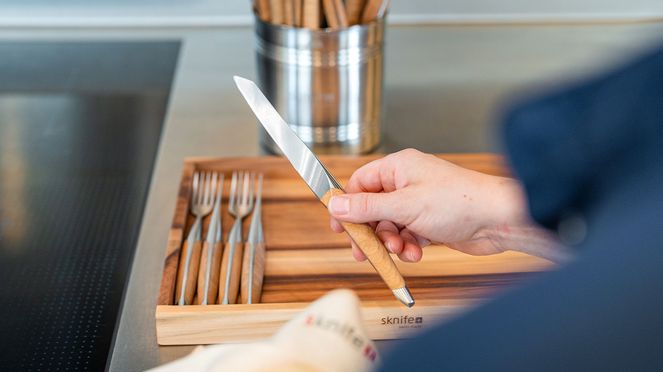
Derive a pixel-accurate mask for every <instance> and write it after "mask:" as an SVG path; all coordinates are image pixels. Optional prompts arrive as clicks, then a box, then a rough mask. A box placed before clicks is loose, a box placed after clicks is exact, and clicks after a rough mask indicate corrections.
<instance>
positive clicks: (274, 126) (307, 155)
mask: <svg viewBox="0 0 663 372" xmlns="http://www.w3.org/2000/svg"><path fill="white" fill-rule="evenodd" d="M234 79H235V84H237V88H239V91H240V92H241V93H242V96H244V99H245V100H246V103H248V104H249V107H251V110H253V113H254V114H255V115H256V117H257V118H258V121H260V123H261V124H262V126H263V127H264V128H265V130H266V131H267V133H269V135H270V137H272V139H273V140H274V142H275V143H276V144H277V145H278V146H279V148H280V149H281V151H282V152H283V154H284V155H285V157H286V158H288V160H289V161H290V163H291V164H292V166H293V167H294V168H295V170H296V171H297V173H299V175H300V176H301V177H302V178H303V179H304V181H305V182H306V183H307V184H308V186H309V187H310V188H311V190H312V191H313V193H314V194H315V195H316V196H317V197H318V199H321V198H322V196H323V195H325V194H326V193H327V191H329V189H331V188H338V189H341V187H340V185H339V184H338V182H336V180H335V179H334V177H333V176H332V175H331V174H330V173H329V172H328V171H327V169H325V167H324V166H323V165H322V163H321V162H320V160H318V158H317V157H316V156H315V154H314V153H313V152H312V151H311V150H310V149H309V148H308V146H306V144H305V143H304V142H303V141H302V140H301V139H300V138H299V137H298V136H297V134H296V133H295V132H294V131H293V130H292V128H290V126H289V125H288V124H287V123H286V122H285V120H283V118H282V117H281V115H279V113H278V111H276V109H275V108H274V106H272V104H271V103H270V102H269V100H268V99H267V97H265V95H264V94H263V93H262V91H260V88H258V86H257V85H256V84H255V83H254V82H253V81H251V80H248V79H245V78H242V77H239V76H235V77H234Z"/></svg>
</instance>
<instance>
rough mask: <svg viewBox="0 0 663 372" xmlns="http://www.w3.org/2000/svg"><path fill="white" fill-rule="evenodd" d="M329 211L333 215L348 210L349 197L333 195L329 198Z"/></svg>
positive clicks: (345, 212) (344, 212) (342, 213)
mask: <svg viewBox="0 0 663 372" xmlns="http://www.w3.org/2000/svg"><path fill="white" fill-rule="evenodd" d="M329 211H330V212H331V213H332V214H334V215H344V214H347V213H348V212H350V199H348V198H347V197H345V196H334V197H332V198H331V199H330V200H329Z"/></svg>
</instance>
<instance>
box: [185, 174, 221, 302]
mask: <svg viewBox="0 0 663 372" xmlns="http://www.w3.org/2000/svg"><path fill="white" fill-rule="evenodd" d="M217 179H218V174H217V173H215V172H206V173H203V174H201V173H200V172H196V173H194V175H193V182H192V192H191V213H192V214H193V215H194V216H196V220H195V222H194V223H193V225H192V226H191V230H189V235H188V236H187V239H186V242H184V244H183V245H182V253H181V255H180V266H179V268H178V271H177V288H176V290H175V293H176V294H177V296H178V300H177V304H178V305H180V306H182V305H187V304H191V303H193V297H194V295H195V294H196V279H197V276H198V267H199V265H200V250H201V244H202V242H201V232H202V220H203V217H205V216H206V215H208V214H209V213H210V212H211V211H212V207H213V205H214V191H215V190H216V187H217ZM182 262H183V263H184V265H182V264H181V263H182Z"/></svg>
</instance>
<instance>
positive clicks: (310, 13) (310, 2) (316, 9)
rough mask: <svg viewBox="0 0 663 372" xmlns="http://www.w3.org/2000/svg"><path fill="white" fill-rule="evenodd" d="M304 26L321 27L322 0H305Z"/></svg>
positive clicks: (312, 28)
mask: <svg viewBox="0 0 663 372" xmlns="http://www.w3.org/2000/svg"><path fill="white" fill-rule="evenodd" d="M303 1H304V4H303V8H302V26H304V27H306V28H310V29H311V30H317V29H319V28H320V0H303Z"/></svg>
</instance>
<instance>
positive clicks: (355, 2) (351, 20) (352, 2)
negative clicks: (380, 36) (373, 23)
mask: <svg viewBox="0 0 663 372" xmlns="http://www.w3.org/2000/svg"><path fill="white" fill-rule="evenodd" d="M364 2H365V0H348V1H347V2H346V3H345V7H346V11H347V13H348V24H349V25H350V26H352V25H356V24H357V23H359V19H360V18H361V11H362V10H364Z"/></svg>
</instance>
